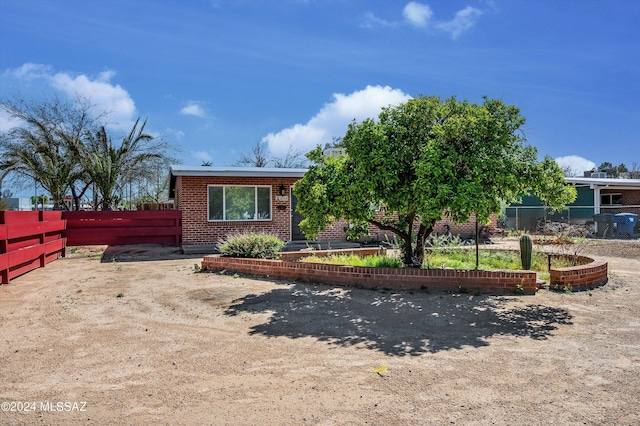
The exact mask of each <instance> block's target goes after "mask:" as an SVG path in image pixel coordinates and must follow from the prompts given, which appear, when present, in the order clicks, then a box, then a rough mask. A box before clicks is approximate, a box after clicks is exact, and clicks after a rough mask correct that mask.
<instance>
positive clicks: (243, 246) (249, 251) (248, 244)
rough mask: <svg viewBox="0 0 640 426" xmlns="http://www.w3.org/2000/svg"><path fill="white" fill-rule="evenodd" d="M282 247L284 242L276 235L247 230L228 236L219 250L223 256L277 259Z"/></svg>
mask: <svg viewBox="0 0 640 426" xmlns="http://www.w3.org/2000/svg"><path fill="white" fill-rule="evenodd" d="M282 247H284V242H282V240H280V239H279V238H278V237H276V236H275V235H272V234H265V233H256V232H245V233H241V234H234V235H230V236H227V237H226V238H225V239H224V240H223V241H222V242H221V244H220V246H219V247H218V250H219V251H220V254H222V255H223V256H230V257H248V258H254V259H277V258H278V251H279V250H280V249H281V248H282Z"/></svg>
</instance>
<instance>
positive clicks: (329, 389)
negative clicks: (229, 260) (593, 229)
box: [0, 239, 640, 425]
mask: <svg viewBox="0 0 640 426" xmlns="http://www.w3.org/2000/svg"><path fill="white" fill-rule="evenodd" d="M514 244H517V240H515V239H503V240H497V241H496V247H505V248H508V247H512V246H513V245H514ZM580 250H581V251H582V252H583V253H585V254H587V253H590V254H593V255H598V256H600V257H601V258H603V259H605V260H607V261H608V262H609V265H610V271H611V274H610V280H609V283H607V284H606V285H605V286H603V287H601V288H598V289H595V290H592V291H589V292H580V293H575V294H564V293H555V292H550V291H540V292H538V293H537V294H536V295H535V296H508V297H505V296H487V295H482V296H476V295H471V294H444V293H442V294H436V293H433V294H429V293H424V292H411V293H409V292H407V293H404V292H398V293H396V292H383V291H367V290H359V289H351V288H340V287H332V286H320V285H308V284H300V283H293V282H284V281H273V280H269V279H255V278H249V277H244V276H229V275H220V274H209V273H195V268H194V265H197V264H199V263H200V261H201V258H200V257H190V256H185V255H181V254H180V253H179V252H178V251H177V250H176V249H175V248H171V247H158V246H126V247H91V248H79V249H76V250H73V252H71V251H72V250H70V252H69V255H68V257H67V258H64V259H60V260H57V261H55V262H53V263H51V264H49V265H48V266H47V267H46V268H43V269H38V270H35V271H32V272H30V273H28V274H26V275H23V276H21V277H19V278H17V279H15V280H13V281H12V283H11V284H9V285H2V286H0V323H1V324H2V328H1V333H0V340H1V342H2V345H1V346H0V359H1V360H2V361H1V362H0V378H1V379H0V402H5V404H2V412H0V424H3V425H22V424H29V425H30V424H48V425H80V424H99V425H103V424H167V425H174V424H194V425H195V424H198V425H200V424H216V425H254V424H264V425H272V424H273V425H282V424H286V425H300V424H310V425H361V424H372V425H389V424H394V425H396V424H401V425H425V424H426V425H431V424H433V425H445V424H447V425H450V424H482V425H484V424H496V425H513V424H526V425H539V424H563V425H564V424H567V425H574V424H575V425H584V424H586V425H603V424H607V425H609V424H610V425H637V424H640V410H638V395H640V379H639V377H640V374H639V373H640V317H639V312H640V242H638V241H623V242H609V241H589V242H588V243H587V244H585V246H584V247H581V248H580ZM6 402H8V403H9V405H7V404H6ZM65 402H67V403H69V404H67V405H65V404H64V403H65ZM20 403H21V404H20ZM25 403H27V404H25ZM58 403H62V404H58ZM74 403H75V404H77V405H74ZM25 407H27V409H25ZM6 408H8V409H9V411H7V410H5V409H6ZM12 409H13V410H14V411H11V410H12ZM18 411H19V412H18Z"/></svg>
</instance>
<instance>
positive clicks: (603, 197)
mask: <svg viewBox="0 0 640 426" xmlns="http://www.w3.org/2000/svg"><path fill="white" fill-rule="evenodd" d="M621 204H622V194H600V205H601V206H611V205H618V206H619V205H621Z"/></svg>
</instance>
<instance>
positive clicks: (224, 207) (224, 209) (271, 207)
mask: <svg viewBox="0 0 640 426" xmlns="http://www.w3.org/2000/svg"><path fill="white" fill-rule="evenodd" d="M238 186H242V187H248V188H255V203H256V211H255V215H256V216H257V215H258V188H269V219H233V220H228V219H211V218H210V216H209V215H210V213H211V212H210V211H209V206H210V203H211V200H210V199H209V194H210V191H209V188H212V187H215V188H222V215H223V216H225V215H226V212H227V200H226V188H227V187H238ZM272 220H273V188H272V186H271V185H215V184H211V185H207V222H225V223H227V222H271V221H272Z"/></svg>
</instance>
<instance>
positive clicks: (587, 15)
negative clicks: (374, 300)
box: [0, 0, 640, 171]
mask: <svg viewBox="0 0 640 426" xmlns="http://www.w3.org/2000/svg"><path fill="white" fill-rule="evenodd" d="M638 22H640V2H638V1H634V0H608V1H597V0H593V1H589V0H583V1H578V0H565V1H562V0H537V1H531V0H527V1H518V0H494V1H486V0H485V1H481V0H464V1H457V0H450V1H444V0H440V1H435V0H430V1H421V2H408V1H390V0H384V1H382V0H380V1H349V0H324V1H322V0H317V1H314V0H307V1H303V0H271V1H270V0H262V1H257V0H256V1H252V0H233V1H231V0H229V1H225V0H186V1H151V0H136V1H131V0H95V1H81V0H0V98H1V99H2V100H7V99H12V97H13V96H14V95H16V94H21V95H23V96H28V97H35V98H38V97H43V96H51V95H52V94H54V93H58V94H61V95H63V96H73V95H74V94H76V93H81V94H83V95H85V96H88V97H89V98H90V99H91V101H92V102H93V103H94V104H96V105H97V107H98V108H101V109H104V110H107V111H110V113H111V121H112V122H113V124H112V127H113V128H114V131H115V130H118V129H128V128H130V127H131V125H132V123H133V122H134V120H135V119H136V118H137V117H138V116H141V117H143V118H148V120H149V121H148V129H150V130H151V131H152V132H153V133H154V134H158V135H162V136H163V137H164V138H166V139H167V140H169V141H171V142H173V143H174V144H175V145H176V146H177V147H178V148H179V151H177V152H175V153H174V155H175V156H176V157H178V158H180V159H181V160H182V162H183V163H184V164H186V165H200V164H201V163H202V161H210V162H212V163H213V165H217V166H226V165H230V164H231V163H233V162H234V161H235V160H237V159H238V157H239V156H240V155H241V154H242V153H246V152H249V151H250V150H251V149H252V147H253V146H255V144H256V143H257V142H258V141H261V142H262V143H265V144H268V148H269V150H270V152H271V154H272V155H282V154H284V153H285V152H286V151H287V149H288V147H289V145H290V144H293V146H294V148H297V149H302V150H305V151H307V150H309V149H311V148H313V147H314V146H315V145H316V144H317V143H322V144H323V143H325V142H330V141H331V140H332V138H333V137H337V136H342V135H343V134H344V132H345V131H346V126H347V124H348V123H349V122H350V121H351V120H352V119H356V120H362V119H364V118H366V117H376V116H377V115H378V113H379V111H380V108H381V107H382V106H387V105H389V104H398V103H400V102H403V101H404V100H406V99H408V98H409V97H411V96H417V95H419V94H424V95H427V96H429V95H437V96H441V97H449V96H452V95H456V96H457V97H458V98H459V99H468V100H469V101H472V102H481V101H482V96H483V95H486V96H488V97H490V98H498V99H502V100H503V101H504V102H505V103H508V104H514V105H516V106H518V107H519V108H520V109H521V111H522V114H523V115H525V116H526V117H527V124H526V128H525V133H526V136H527V138H528V140H529V143H530V144H532V145H534V146H536V147H537V148H538V150H539V152H540V154H541V155H544V154H549V155H551V156H553V157H555V158H560V157H568V159H567V158H565V159H564V161H565V162H566V161H568V162H569V163H570V164H571V165H573V167H575V169H576V170H577V171H582V169H584V168H590V167H592V166H593V165H599V164H600V163H601V162H603V161H610V162H612V163H614V164H619V163H625V164H626V165H627V166H631V164H632V163H634V162H637V163H640V106H639V105H640V82H639V80H640V25H638ZM12 124H14V123H12V122H11V121H10V120H8V119H7V117H0V130H6V129H8V128H9V127H10V126H11V125H12ZM572 156H575V157H572Z"/></svg>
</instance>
